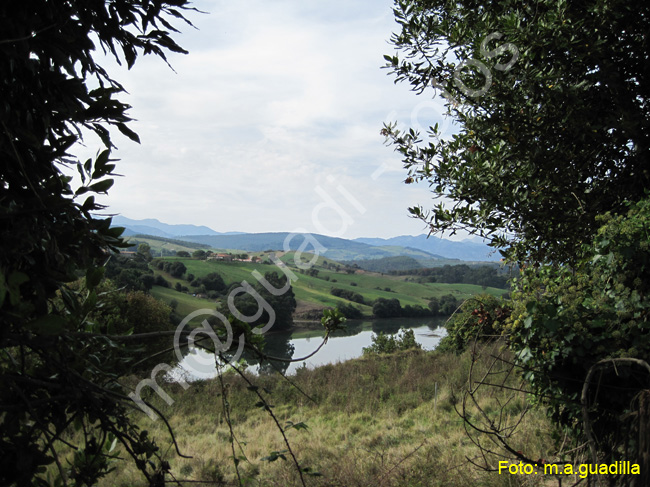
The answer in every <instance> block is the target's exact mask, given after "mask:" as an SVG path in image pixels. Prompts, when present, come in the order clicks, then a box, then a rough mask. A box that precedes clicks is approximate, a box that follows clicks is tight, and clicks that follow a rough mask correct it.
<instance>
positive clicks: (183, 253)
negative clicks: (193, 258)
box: [176, 250, 190, 257]
mask: <svg viewBox="0 0 650 487" xmlns="http://www.w3.org/2000/svg"><path fill="white" fill-rule="evenodd" d="M189 256H190V253H189V252H187V251H185V250H179V251H178V252H176V257H189Z"/></svg>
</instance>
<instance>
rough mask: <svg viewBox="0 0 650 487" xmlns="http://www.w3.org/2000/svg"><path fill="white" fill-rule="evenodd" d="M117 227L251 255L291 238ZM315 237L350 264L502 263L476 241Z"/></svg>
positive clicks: (136, 224)
mask: <svg viewBox="0 0 650 487" xmlns="http://www.w3.org/2000/svg"><path fill="white" fill-rule="evenodd" d="M113 224H114V226H120V227H124V228H126V231H125V232H124V235H125V236H132V235H136V234H143V235H153V236H157V237H164V238H174V239H177V240H184V241H187V242H195V243H201V244H205V245H209V246H210V247H213V248H217V249H238V250H245V251H249V252H259V251H263V250H280V249H283V248H284V241H285V239H286V238H287V236H288V235H289V233H288V232H270V233H242V232H225V233H220V232H216V231H214V230H212V229H211V228H209V227H206V226H198V225H170V224H167V223H162V222H160V221H158V220H155V219H145V220H132V219H130V218H126V217H123V216H116V217H113ZM312 235H313V237H314V238H315V239H316V241H317V242H318V243H319V244H320V245H322V246H323V247H325V248H326V249H327V250H326V251H324V252H321V255H323V256H325V257H329V258H330V259H334V260H349V261H350V260H364V259H365V260H367V259H381V258H386V257H397V256H408V257H412V258H413V259H416V260H418V261H421V262H422V263H423V264H424V263H426V265H435V262H437V263H438V265H440V264H442V263H454V262H446V261H449V260H452V261H453V260H462V261H481V262H485V261H498V260H499V256H498V255H495V254H493V253H492V249H491V248H490V247H488V246H487V245H486V244H484V243H480V242H477V241H473V240H464V241H461V242H458V241H453V240H446V239H442V238H438V237H430V238H427V236H426V235H417V236H409V235H403V236H399V237H393V238H389V239H383V238H357V239H353V240H347V239H343V238H335V237H328V236H326V235H318V234H312ZM304 240H305V239H304V238H302V237H300V236H297V237H295V238H294V239H293V240H292V241H291V244H290V246H291V250H297V248H298V247H299V246H300V245H301V244H302V243H303V242H304ZM304 250H305V251H306V252H309V251H310V250H313V247H312V246H311V245H307V248H306V249H304ZM456 263H458V262H456Z"/></svg>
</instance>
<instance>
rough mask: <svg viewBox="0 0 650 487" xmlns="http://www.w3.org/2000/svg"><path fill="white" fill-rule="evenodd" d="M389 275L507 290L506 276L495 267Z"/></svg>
mask: <svg viewBox="0 0 650 487" xmlns="http://www.w3.org/2000/svg"><path fill="white" fill-rule="evenodd" d="M391 274H396V275H399V276H407V275H408V276H411V275H413V276H422V277H426V278H428V282H444V283H447V284H456V283H462V284H477V285H479V286H483V287H496V288H501V289H507V288H508V286H509V285H508V280H509V278H508V276H506V275H504V274H502V273H500V272H499V269H498V268H497V267H496V266H486V265H481V266H468V265H466V264H461V265H444V266H442V267H432V268H428V269H415V270H411V271H395V272H391Z"/></svg>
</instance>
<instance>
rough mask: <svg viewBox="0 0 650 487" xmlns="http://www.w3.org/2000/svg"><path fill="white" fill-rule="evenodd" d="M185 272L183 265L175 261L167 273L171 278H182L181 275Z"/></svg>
mask: <svg viewBox="0 0 650 487" xmlns="http://www.w3.org/2000/svg"><path fill="white" fill-rule="evenodd" d="M186 270H187V267H185V264H183V263H182V262H180V261H176V262H172V263H171V264H170V266H169V271H168V272H169V273H170V274H171V276H172V277H176V278H181V277H183V274H185V271H186Z"/></svg>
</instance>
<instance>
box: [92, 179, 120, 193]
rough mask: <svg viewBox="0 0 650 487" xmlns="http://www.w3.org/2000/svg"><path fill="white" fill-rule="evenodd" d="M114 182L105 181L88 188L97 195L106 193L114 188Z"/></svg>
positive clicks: (110, 180)
mask: <svg viewBox="0 0 650 487" xmlns="http://www.w3.org/2000/svg"><path fill="white" fill-rule="evenodd" d="M113 183H114V181H113V180H112V179H104V180H103V181H100V182H98V183H95V184H91V185H90V186H89V187H88V188H89V189H90V190H91V191H94V192H95V193H106V192H107V191H108V190H109V189H110V187H111V186H113Z"/></svg>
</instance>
